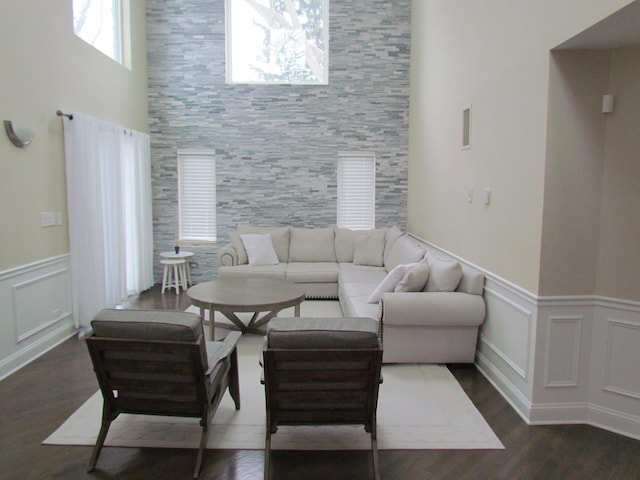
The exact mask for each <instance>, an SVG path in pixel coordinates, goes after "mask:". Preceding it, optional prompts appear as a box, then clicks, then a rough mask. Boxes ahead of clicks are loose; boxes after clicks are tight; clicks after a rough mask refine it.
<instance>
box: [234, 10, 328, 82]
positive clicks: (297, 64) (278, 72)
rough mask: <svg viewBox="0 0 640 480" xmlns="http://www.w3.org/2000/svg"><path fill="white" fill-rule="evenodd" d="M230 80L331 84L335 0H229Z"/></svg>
mask: <svg viewBox="0 0 640 480" xmlns="http://www.w3.org/2000/svg"><path fill="white" fill-rule="evenodd" d="M226 7H227V11H226V21H227V82H228V83H274V84H327V83H328V78H329V74H328V65H329V62H328V55H329V53H328V52H329V44H328V39H329V22H328V18H329V0H227V3H226Z"/></svg>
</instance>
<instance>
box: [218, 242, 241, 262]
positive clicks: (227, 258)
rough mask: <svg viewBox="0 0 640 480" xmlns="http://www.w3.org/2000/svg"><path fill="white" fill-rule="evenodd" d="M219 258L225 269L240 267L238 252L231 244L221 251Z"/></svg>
mask: <svg viewBox="0 0 640 480" xmlns="http://www.w3.org/2000/svg"><path fill="white" fill-rule="evenodd" d="M218 257H219V259H220V265H223V266H225V267H232V266H234V265H238V252H236V249H235V248H234V247H233V245H232V244H231V243H229V244H227V245H225V246H224V247H222V248H221V249H220V252H219V253H218Z"/></svg>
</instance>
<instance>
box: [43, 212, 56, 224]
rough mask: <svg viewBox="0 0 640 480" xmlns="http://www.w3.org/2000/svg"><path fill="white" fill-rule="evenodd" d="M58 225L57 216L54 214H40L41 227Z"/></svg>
mask: <svg viewBox="0 0 640 480" xmlns="http://www.w3.org/2000/svg"><path fill="white" fill-rule="evenodd" d="M55 224H56V214H55V213H54V212H40V226H41V227H51V226H53V225H55Z"/></svg>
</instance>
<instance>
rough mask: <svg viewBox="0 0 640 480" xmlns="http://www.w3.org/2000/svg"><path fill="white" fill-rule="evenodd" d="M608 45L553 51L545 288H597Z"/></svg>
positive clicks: (564, 291)
mask: <svg viewBox="0 0 640 480" xmlns="http://www.w3.org/2000/svg"><path fill="white" fill-rule="evenodd" d="M609 59H610V53H609V52H608V51H607V50H601V51H561V52H555V53H553V54H552V56H551V60H550V62H551V66H550V73H549V115H548V132H547V161H546V171H545V190H544V221H543V225H542V242H541V245H542V246H541V259H540V294H542V295H581V294H582V295H588V294H594V293H595V286H596V278H597V261H596V260H597V256H598V236H599V235H598V231H599V229H600V225H599V223H600V205H601V201H602V175H603V171H604V144H605V118H606V117H605V115H603V114H602V112H601V108H602V107H601V105H602V95H603V94H605V93H607V91H608V82H609Z"/></svg>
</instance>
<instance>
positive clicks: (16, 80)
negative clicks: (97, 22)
mask: <svg viewBox="0 0 640 480" xmlns="http://www.w3.org/2000/svg"><path fill="white" fill-rule="evenodd" d="M71 4H72V1H71V0H47V1H42V0H20V1H2V2H0V45H2V48H1V49H0V65H1V67H0V92H2V93H1V94H0V112H1V116H2V118H1V119H0V120H5V119H7V120H12V121H15V122H20V123H24V124H28V125H29V126H30V127H32V128H33V129H35V131H36V135H35V138H34V140H33V143H32V144H31V145H30V146H29V147H27V148H25V149H19V148H16V147H15V146H13V144H11V143H10V141H9V139H8V138H7V136H6V135H5V134H4V129H2V130H1V131H0V169H1V172H2V173H1V174H0V205H1V207H0V224H1V225H2V229H1V230H0V232H1V233H0V246H1V249H0V271H2V270H5V269H10V268H13V267H17V266H20V265H24V264H27V263H31V262H34V261H38V260H41V259H45V258H49V257H52V256H56V255H60V254H64V253H67V252H68V251H69V245H68V236H67V227H66V190H65V170H64V155H63V142H62V125H61V120H60V119H59V118H58V117H56V115H55V112H56V110H57V109H61V110H63V111H65V112H69V111H79V112H83V113H87V114H90V115H93V116H96V117H99V118H102V119H104V120H108V121H111V122H114V123H118V124H121V125H124V126H126V127H128V128H133V129H136V130H139V131H148V116H147V110H148V109H147V62H146V30H145V2H144V1H142V0H133V1H131V27H132V28H131V31H132V39H131V45H132V53H131V56H132V62H131V63H132V68H131V70H129V69H127V68H125V67H123V66H121V65H119V64H117V63H116V62H114V61H113V60H111V59H109V58H108V57H106V56H105V55H103V54H102V53H100V52H98V51H97V50H95V49H93V48H92V47H90V46H89V45H88V44H86V43H85V42H84V41H82V40H80V39H79V38H77V37H76V36H75V35H74V34H73V20H72V18H73V16H72V8H71ZM51 211H61V212H62V213H63V218H64V220H63V223H64V225H62V226H54V227H46V228H43V227H41V226H40V212H51Z"/></svg>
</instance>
